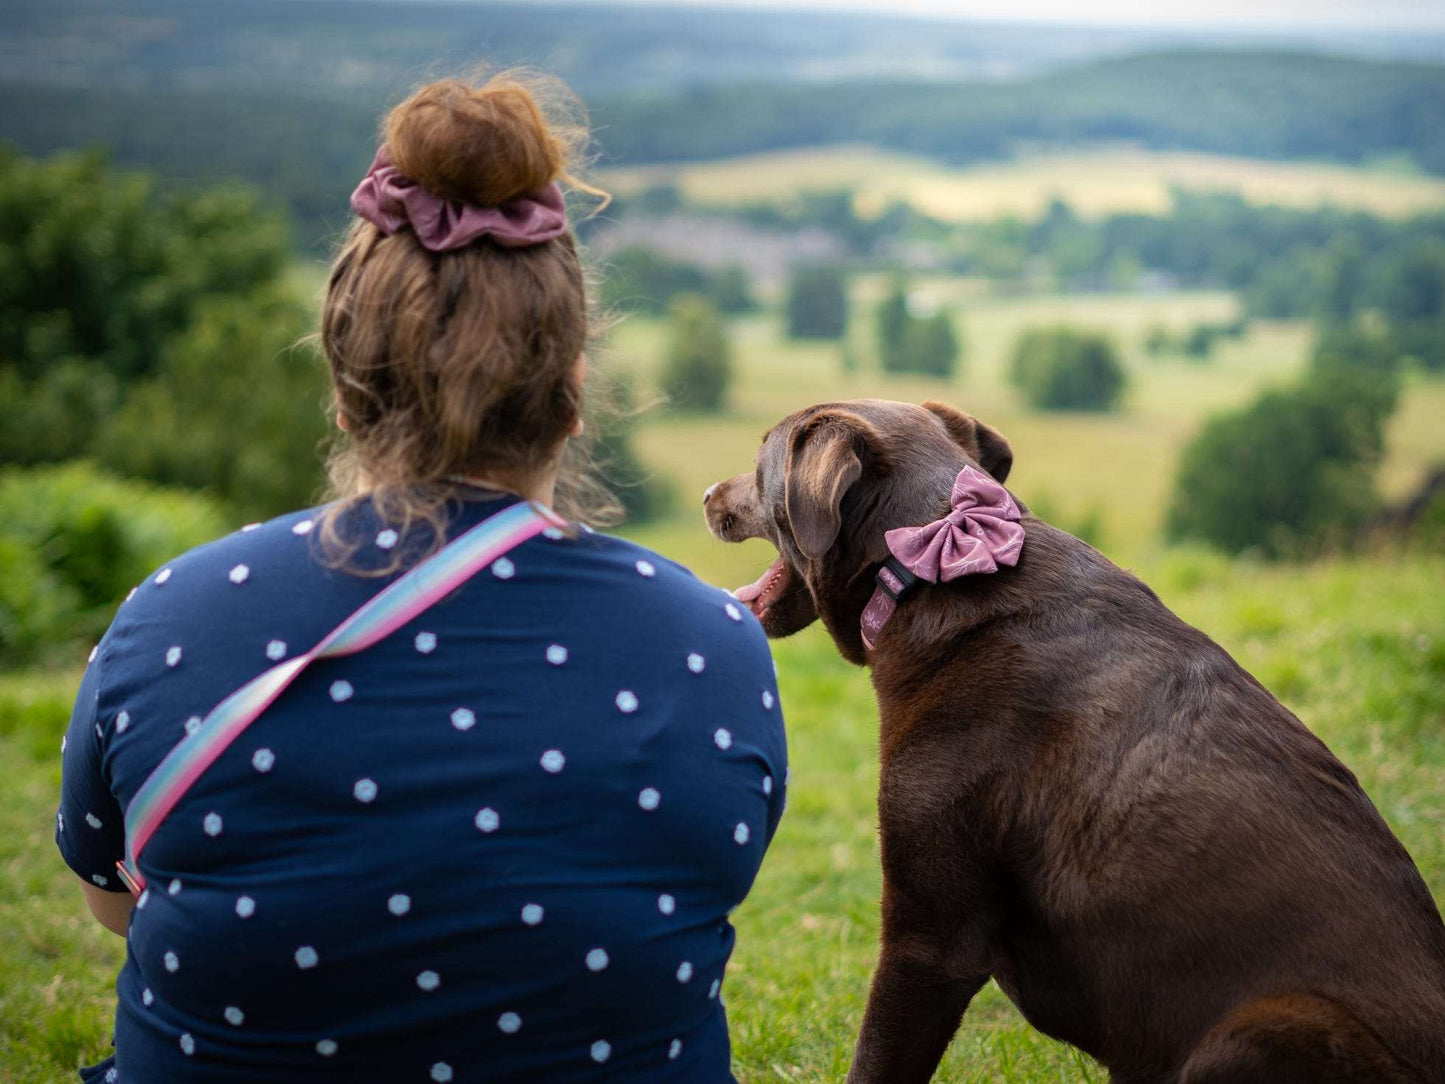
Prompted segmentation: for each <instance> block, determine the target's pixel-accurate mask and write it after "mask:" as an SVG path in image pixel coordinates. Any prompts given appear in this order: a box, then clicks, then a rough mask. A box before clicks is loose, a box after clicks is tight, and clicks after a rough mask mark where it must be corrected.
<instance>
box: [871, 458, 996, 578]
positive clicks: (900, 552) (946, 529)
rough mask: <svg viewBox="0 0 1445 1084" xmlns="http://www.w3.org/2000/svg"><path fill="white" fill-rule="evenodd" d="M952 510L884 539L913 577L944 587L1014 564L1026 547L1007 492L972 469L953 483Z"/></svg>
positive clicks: (964, 471)
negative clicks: (973, 575) (948, 583)
mask: <svg viewBox="0 0 1445 1084" xmlns="http://www.w3.org/2000/svg"><path fill="white" fill-rule="evenodd" d="M949 503H950V504H951V505H952V506H953V507H952V511H950V512H949V513H948V515H946V516H944V517H943V518H942V519H936V520H934V521H933V522H932V523H929V524H926V525H924V526H922V527H900V528H898V529H896V530H892V531H888V532H886V533H885V534H884V536H883V539H884V541H885V542H886V543H887V545H888V550H889V552H890V553H892V554H893V556H894V557H896V558H898V560H899V561H900V562H901V563H902V564H903V566H904V567H905V568H907V569H908V570H909V571H910V572H912V573H913V574H914V575H915V576H917V577H918V578H919V579H921V580H927V581H928V582H929V583H946V582H947V581H949V580H955V579H957V578H958V577H960V576H967V575H970V574H971V573H975V572H997V571H998V569H999V566H1000V565H1015V564H1017V563H1018V559H1019V553H1020V552H1021V551H1022V549H1023V545H1024V529H1023V527H1022V526H1021V525H1020V524H1019V519H1020V518H1021V513H1020V512H1019V507H1018V505H1017V504H1015V503H1014V499H1013V497H1011V496H1010V495H1009V492H1008V490H1006V489H1004V487H1003V486H1001V485H999V484H998V483H997V482H995V481H994V480H993V479H992V478H990V477H989V476H988V475H987V474H984V473H983V472H982V471H980V470H978V469H976V468H974V467H964V468H963V470H961V471H959V472H958V477H957V478H955V479H954V481H953V493H952V494H951V495H950V499H949Z"/></svg>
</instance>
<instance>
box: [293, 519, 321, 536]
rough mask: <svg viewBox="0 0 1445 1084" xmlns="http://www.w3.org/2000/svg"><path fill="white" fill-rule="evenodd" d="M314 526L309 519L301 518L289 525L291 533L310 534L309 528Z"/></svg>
mask: <svg viewBox="0 0 1445 1084" xmlns="http://www.w3.org/2000/svg"><path fill="white" fill-rule="evenodd" d="M314 526H316V524H315V523H313V522H312V521H311V520H309V519H303V520H300V521H299V522H297V523H294V524H292V526H291V533H292V534H310V533H311V528H312V527H314Z"/></svg>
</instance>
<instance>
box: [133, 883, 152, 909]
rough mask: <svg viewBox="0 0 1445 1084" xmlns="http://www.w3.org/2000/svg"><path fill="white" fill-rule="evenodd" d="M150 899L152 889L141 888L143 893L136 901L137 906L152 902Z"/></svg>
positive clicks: (142, 906)
mask: <svg viewBox="0 0 1445 1084" xmlns="http://www.w3.org/2000/svg"><path fill="white" fill-rule="evenodd" d="M150 901H151V890H150V889H149V888H143V889H141V894H140V896H139V897H137V899H136V901H135V905H136V907H138V908H144V907H145V905H146V904H148V903H150Z"/></svg>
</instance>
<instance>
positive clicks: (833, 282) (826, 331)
mask: <svg viewBox="0 0 1445 1084" xmlns="http://www.w3.org/2000/svg"><path fill="white" fill-rule="evenodd" d="M786 312H787V332H788V337H789V338H790V339H839V338H842V336H843V332H844V331H845V330H846V329H847V327H848V280H847V278H846V277H845V276H844V274H843V272H842V271H841V270H840V269H838V268H836V267H798V268H795V269H794V270H793V273H792V276H791V278H789V280H788V299H787V305H786Z"/></svg>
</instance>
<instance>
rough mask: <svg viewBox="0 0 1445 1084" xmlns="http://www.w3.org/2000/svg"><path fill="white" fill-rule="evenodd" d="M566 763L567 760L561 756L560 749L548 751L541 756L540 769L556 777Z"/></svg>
mask: <svg viewBox="0 0 1445 1084" xmlns="http://www.w3.org/2000/svg"><path fill="white" fill-rule="evenodd" d="M566 763H567V758H566V757H564V756H563V755H562V750H560V749H548V750H547V751H546V752H545V753H543V754H542V769H543V770H544V771H548V772H551V773H552V774H553V775H556V774H557V773H558V772H560V771H561V770H562V767H563V765H565V764H566Z"/></svg>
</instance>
